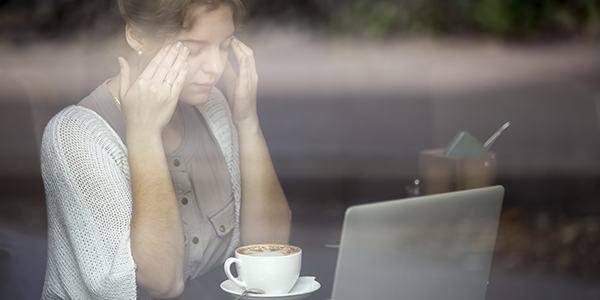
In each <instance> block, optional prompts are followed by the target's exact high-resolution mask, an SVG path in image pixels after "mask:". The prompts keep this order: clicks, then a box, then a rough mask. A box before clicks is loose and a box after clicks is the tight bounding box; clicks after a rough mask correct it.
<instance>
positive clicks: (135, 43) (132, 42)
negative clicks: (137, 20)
mask: <svg viewBox="0 0 600 300" xmlns="http://www.w3.org/2000/svg"><path fill="white" fill-rule="evenodd" d="M125 38H126V39H127V43H128V44H129V46H130V47H131V48H132V49H133V50H135V51H140V50H144V48H146V47H147V46H148V45H146V44H147V40H146V36H145V35H144V33H142V32H141V31H139V30H137V29H135V28H133V27H132V26H130V25H129V24H127V25H125Z"/></svg>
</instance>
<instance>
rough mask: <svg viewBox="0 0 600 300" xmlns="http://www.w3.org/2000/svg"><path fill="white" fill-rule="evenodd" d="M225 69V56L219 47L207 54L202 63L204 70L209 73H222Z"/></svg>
mask: <svg viewBox="0 0 600 300" xmlns="http://www.w3.org/2000/svg"><path fill="white" fill-rule="evenodd" d="M224 69H225V65H224V64H223V57H222V56H221V51H219V49H213V50H211V51H210V52H209V53H207V55H206V60H205V61H204V63H203V64H202V71H203V72H204V73H207V74H222V73H223V70H224Z"/></svg>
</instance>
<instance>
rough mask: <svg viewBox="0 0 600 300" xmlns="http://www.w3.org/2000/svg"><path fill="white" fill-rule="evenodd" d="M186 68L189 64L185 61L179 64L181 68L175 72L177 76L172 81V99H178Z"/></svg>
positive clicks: (186, 71)
mask: <svg viewBox="0 0 600 300" xmlns="http://www.w3.org/2000/svg"><path fill="white" fill-rule="evenodd" d="M188 69H189V65H188V63H187V62H184V63H183V64H182V65H181V69H180V70H179V73H177V78H175V81H174V82H173V88H172V89H171V98H172V99H175V100H177V99H179V94H180V93H181V89H183V84H184V82H185V77H186V76H187V73H188Z"/></svg>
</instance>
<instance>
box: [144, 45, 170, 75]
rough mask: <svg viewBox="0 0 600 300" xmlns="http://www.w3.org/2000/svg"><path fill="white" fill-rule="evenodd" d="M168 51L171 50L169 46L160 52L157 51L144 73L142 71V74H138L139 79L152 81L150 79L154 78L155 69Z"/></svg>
mask: <svg viewBox="0 0 600 300" xmlns="http://www.w3.org/2000/svg"><path fill="white" fill-rule="evenodd" d="M170 49H171V45H167V46H166V47H165V48H163V49H162V50H161V51H158V53H156V55H155V56H154V57H153V58H152V60H151V61H150V62H149V63H148V65H147V66H146V68H145V69H144V71H142V73H141V74H140V78H145V79H148V80H150V79H152V77H154V74H155V73H156V69H157V68H158V65H159V64H160V62H161V61H162V60H163V59H164V58H165V56H167V54H168V53H169V50H170Z"/></svg>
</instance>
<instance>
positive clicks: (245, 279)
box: [224, 244, 302, 295]
mask: <svg viewBox="0 0 600 300" xmlns="http://www.w3.org/2000/svg"><path fill="white" fill-rule="evenodd" d="M232 264H235V266H236V269H237V273H238V276H239V277H234V276H233V274H232V273H231V270H230V268H231V265H232ZM301 264H302V250H301V249H300V248H298V247H296V246H290V245H278V244H262V245H249V246H243V247H240V248H238V249H236V250H235V257H230V258H228V259H227V260H226V261H225V264H224V269H225V274H226V275H227V277H228V278H229V280H231V281H232V282H234V283H235V284H237V285H240V286H242V287H243V288H244V289H260V290H263V291H264V292H265V294H266V295H283V294H286V293H288V292H289V291H290V289H292V287H293V286H294V284H295V283H296V281H297V280H298V277H299V276H300V267H301Z"/></svg>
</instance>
